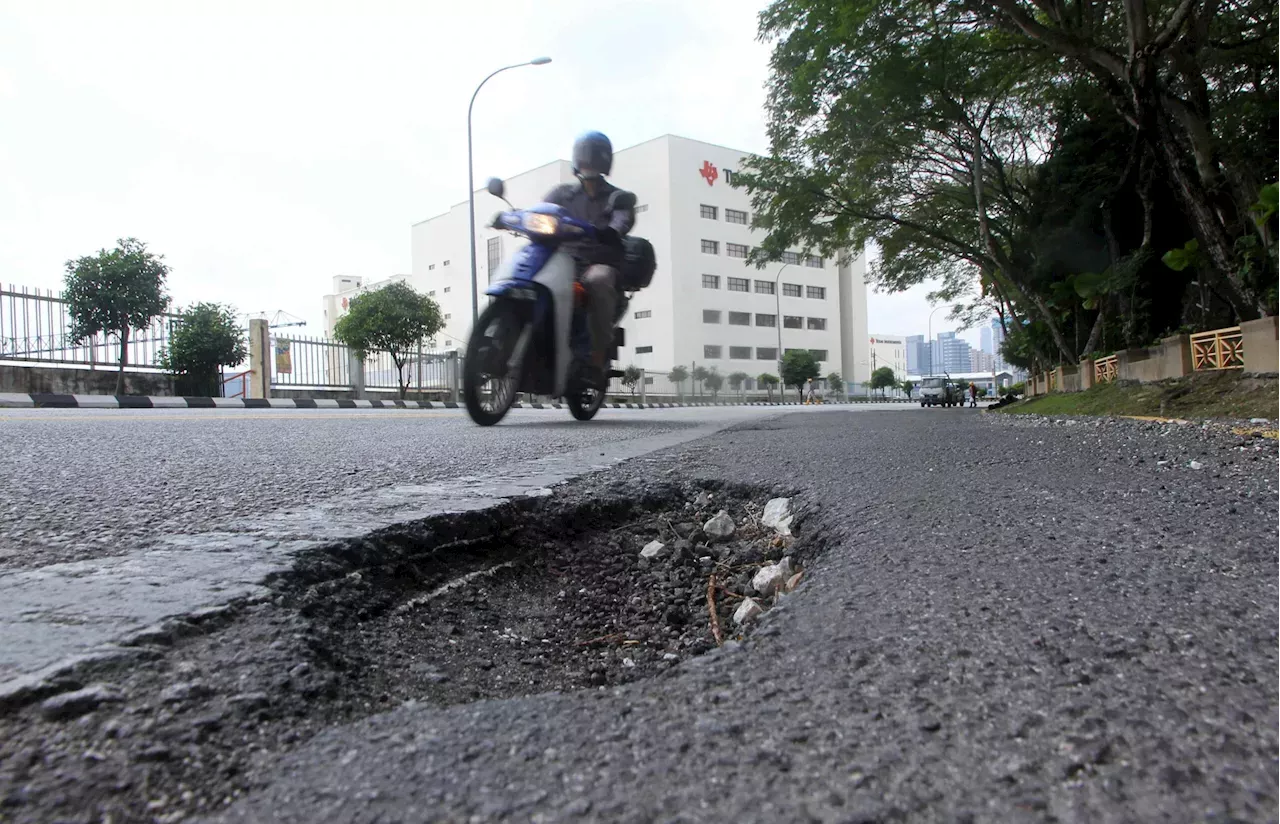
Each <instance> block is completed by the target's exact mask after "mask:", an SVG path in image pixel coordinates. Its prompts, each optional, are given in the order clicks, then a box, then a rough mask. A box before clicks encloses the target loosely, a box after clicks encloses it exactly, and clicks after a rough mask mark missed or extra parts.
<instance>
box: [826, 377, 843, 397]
mask: <svg viewBox="0 0 1280 824" xmlns="http://www.w3.org/2000/svg"><path fill="white" fill-rule="evenodd" d="M827 386H828V387H830V388H831V391H832V392H833V393H834V394H835V395H836V397H839V396H840V394H841V393H842V392H844V378H842V377H840V373H839V372H830V373H828V374H827Z"/></svg>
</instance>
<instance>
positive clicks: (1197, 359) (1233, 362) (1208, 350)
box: [1191, 326, 1244, 372]
mask: <svg viewBox="0 0 1280 824" xmlns="http://www.w3.org/2000/svg"><path fill="white" fill-rule="evenodd" d="M1191 368H1192V369H1194V370H1196V371H1197V372H1199V371H1202V370H1210V369H1243V368H1244V334H1243V333H1242V332H1241V331H1240V327H1239V326H1229V327H1227V328H1225V329H1214V330H1211V331H1209V332H1200V333H1198V334H1195V335H1192V336H1191Z"/></svg>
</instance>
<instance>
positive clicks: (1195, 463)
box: [1187, 461, 1204, 469]
mask: <svg viewBox="0 0 1280 824" xmlns="http://www.w3.org/2000/svg"><path fill="white" fill-rule="evenodd" d="M1187 466H1189V467H1191V468H1192V469H1204V464H1202V463H1200V462H1199V461H1192V462H1191V463H1189V464H1187Z"/></svg>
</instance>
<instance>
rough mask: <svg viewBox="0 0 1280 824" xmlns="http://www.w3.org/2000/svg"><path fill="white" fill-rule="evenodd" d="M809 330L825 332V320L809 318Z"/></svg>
mask: <svg viewBox="0 0 1280 824" xmlns="http://www.w3.org/2000/svg"><path fill="white" fill-rule="evenodd" d="M809 328H810V329H812V330H814V331H815V332H825V331H826V330H827V319H826V318H809Z"/></svg>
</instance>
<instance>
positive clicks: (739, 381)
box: [729, 372, 751, 398]
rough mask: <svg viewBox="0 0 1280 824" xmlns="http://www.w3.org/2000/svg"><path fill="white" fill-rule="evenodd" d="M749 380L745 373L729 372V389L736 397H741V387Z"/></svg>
mask: <svg viewBox="0 0 1280 824" xmlns="http://www.w3.org/2000/svg"><path fill="white" fill-rule="evenodd" d="M750 378H751V376H750V375H748V374H747V373H746V372H731V373H730V374H729V388H730V389H732V390H733V391H734V392H737V393H738V397H739V398H741V397H742V394H743V393H742V385H743V384H744V383H746V382H747V380H749V379H750Z"/></svg>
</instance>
